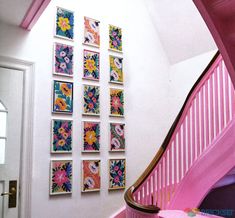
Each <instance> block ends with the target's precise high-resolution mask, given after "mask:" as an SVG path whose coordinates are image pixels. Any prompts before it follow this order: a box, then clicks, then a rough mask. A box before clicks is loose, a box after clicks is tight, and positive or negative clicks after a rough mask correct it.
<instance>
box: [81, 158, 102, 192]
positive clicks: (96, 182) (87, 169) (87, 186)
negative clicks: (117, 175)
mask: <svg viewBox="0 0 235 218" xmlns="http://www.w3.org/2000/svg"><path fill="white" fill-rule="evenodd" d="M82 172H83V173H82V180H83V181H82V191H83V192H87V191H99V190H100V160H83V161H82Z"/></svg>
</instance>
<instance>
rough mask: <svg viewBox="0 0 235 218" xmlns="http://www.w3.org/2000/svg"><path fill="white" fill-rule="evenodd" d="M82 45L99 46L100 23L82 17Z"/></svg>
mask: <svg viewBox="0 0 235 218" xmlns="http://www.w3.org/2000/svg"><path fill="white" fill-rule="evenodd" d="M84 26H85V28H84V44H87V45H91V46H95V47H99V46H100V21H98V20H94V19H92V18H89V17H84Z"/></svg>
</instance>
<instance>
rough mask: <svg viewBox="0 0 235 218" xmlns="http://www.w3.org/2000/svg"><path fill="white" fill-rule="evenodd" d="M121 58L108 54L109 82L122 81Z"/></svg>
mask: <svg viewBox="0 0 235 218" xmlns="http://www.w3.org/2000/svg"><path fill="white" fill-rule="evenodd" d="M122 60H123V58H120V57H115V56H112V55H110V56H109V62H110V82H112V83H121V84H122V83H123V71H122Z"/></svg>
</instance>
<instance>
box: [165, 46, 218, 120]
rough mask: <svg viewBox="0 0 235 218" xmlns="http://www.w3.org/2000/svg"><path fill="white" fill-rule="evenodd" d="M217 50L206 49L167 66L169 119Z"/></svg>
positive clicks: (181, 103) (179, 107)
mask: <svg viewBox="0 0 235 218" xmlns="http://www.w3.org/2000/svg"><path fill="white" fill-rule="evenodd" d="M216 52H217V50H213V51H208V52H206V53H204V54H201V55H198V56H195V57H193V58H190V59H187V60H185V61H182V62H179V63H177V64H174V65H171V66H170V68H169V84H168V87H169V88H168V94H167V96H168V100H169V102H168V104H169V117H168V118H169V119H170V120H172V122H173V121H174V119H175V118H176V116H177V114H178V113H179V111H180V109H181V107H182V106H183V104H184V101H185V99H186V97H187V95H188V93H189V91H190V90H191V88H192V86H193V85H194V83H195V82H196V81H197V79H198V78H199V76H200V75H201V73H202V72H203V71H204V69H205V68H206V67H207V65H208V64H209V62H210V61H211V59H212V58H213V57H214V55H215V53H216Z"/></svg>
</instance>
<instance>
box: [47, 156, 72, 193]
mask: <svg viewBox="0 0 235 218" xmlns="http://www.w3.org/2000/svg"><path fill="white" fill-rule="evenodd" d="M66 193H72V161H71V160H68V161H66V160H63V161H62V160H58V161H57V160H53V161H51V187H50V194H51V195H55V194H66Z"/></svg>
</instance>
